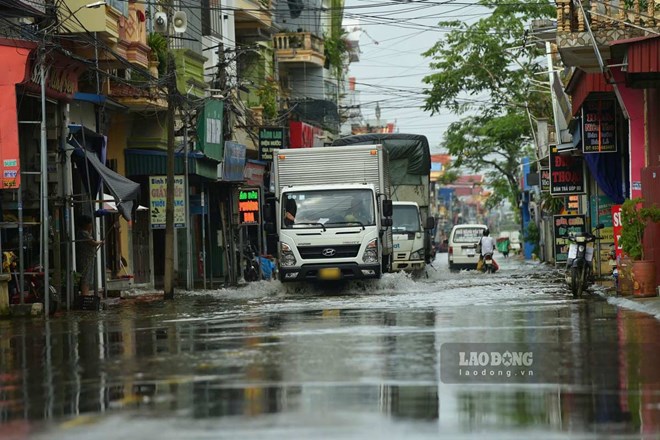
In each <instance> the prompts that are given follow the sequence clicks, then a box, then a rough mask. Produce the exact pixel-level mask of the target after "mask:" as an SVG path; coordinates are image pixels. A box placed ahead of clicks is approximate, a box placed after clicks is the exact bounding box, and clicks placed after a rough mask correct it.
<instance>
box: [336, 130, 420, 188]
mask: <svg viewBox="0 0 660 440" xmlns="http://www.w3.org/2000/svg"><path fill="white" fill-rule="evenodd" d="M373 144H382V145H383V146H384V147H385V149H387V154H388V156H389V162H390V179H391V182H392V185H417V184H419V183H420V177H419V176H428V175H429V174H430V172H431V152H430V149H429V141H428V140H427V139H426V136H422V135H418V134H401V133H387V134H380V133H373V134H361V135H356V136H347V137H344V138H341V139H337V140H335V141H334V142H333V144H332V145H333V146H344V145H373Z"/></svg>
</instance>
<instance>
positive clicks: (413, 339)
mask: <svg viewBox="0 0 660 440" xmlns="http://www.w3.org/2000/svg"><path fill="white" fill-rule="evenodd" d="M232 307H235V308H236V309H240V311H235V312H234V313H228V312H227V310H230V311H231V308H232ZM207 309H208V303H207V304H201V303H200V301H197V300H181V301H177V303H176V304H174V305H153V304H151V305H140V304H136V305H135V306H134V307H133V308H123V309H122V310H116V311H110V312H105V313H101V314H71V315H68V316H62V317H60V318H57V319H53V320H50V321H47V322H45V323H44V322H35V321H0V334H1V335H2V338H0V437H3V435H4V434H12V435H19V434H20V432H22V430H25V429H26V426H27V427H28V428H29V427H32V428H34V427H35V426H38V425H37V423H36V422H39V421H56V422H62V421H66V420H72V419H74V418H75V417H76V416H80V415H85V414H90V415H99V416H101V417H107V416H110V415H112V414H128V415H140V416H145V417H154V418H159V419H161V418H164V420H165V422H164V423H165V426H169V427H170V428H172V429H174V428H173V427H172V425H173V420H177V419H181V418H188V419H190V420H208V421H211V420H216V419H217V420H220V419H222V420H224V419H225V418H227V417H236V416H241V417H247V418H248V419H250V420H257V419H259V418H262V417H268V416H270V417H285V418H286V417H293V418H304V417H306V416H308V415H310V414H313V415H321V416H326V415H327V416H329V415H331V414H337V413H342V414H343V413H347V414H353V415H355V416H356V420H359V417H358V416H357V415H358V414H361V415H365V414H367V415H373V416H378V417H381V418H384V419H386V420H390V421H393V422H397V423H400V422H405V423H423V424H431V425H433V424H435V425H437V426H438V427H441V428H443V429H448V431H447V432H454V433H455V432H467V433H470V432H481V431H488V430H492V432H508V431H509V430H524V429H534V430H538V429H541V430H544V431H555V432H557V433H573V432H592V433H626V434H636V433H649V434H651V433H657V432H660V417H659V416H660V369H658V368H657V366H658V365H660V364H659V363H658V360H659V359H658V357H659V352H660V350H658V348H659V346H658V341H657V340H656V337H657V334H658V333H659V332H658V329H659V326H658V323H657V322H656V321H655V320H653V319H651V318H647V317H645V316H644V315H639V314H635V313H630V312H624V311H617V310H616V309H615V308H612V307H610V306H608V305H607V304H605V303H603V302H600V301H586V302H568V303H566V304H563V305H561V306H560V307H556V306H553V307H549V308H547V309H546V308H542V307H541V308H539V309H537V310H534V309H533V308H528V307H506V308H493V307H487V308H482V309H478V310H477V309H474V310H470V313H466V310H465V308H459V309H456V310H452V309H447V308H444V307H440V308H438V309H437V310H436V309H410V310H387V309H385V310H377V309H376V310H361V309H357V308H353V307H351V306H350V303H348V304H347V306H346V307H345V308H338V309H313V308H311V309H306V310H300V311H295V312H287V311H278V312H270V313H269V312H267V311H264V310H263V309H258V311H252V312H251V311H250V309H249V307H247V306H246V303H245V302H236V303H219V304H218V310H223V312H222V313H220V312H217V313H216V312H213V313H211V314H209V313H208V312H200V310H207ZM449 341H464V342H473V341H479V342H484V341H485V342H489V341H497V342H502V341H510V342H521V343H524V342H530V343H532V342H533V343H538V342H543V343H549V344H550V343H551V344H554V347H555V349H553V350H552V351H551V354H549V356H552V357H554V358H557V359H558V361H559V362H558V363H559V364H560V365H561V368H559V369H558V370H557V372H556V375H555V376H554V377H555V378H556V380H553V381H552V382H550V383H543V384H536V385H534V384H532V385H516V386H479V385H470V386H449V385H445V384H442V383H440V382H439V374H438V370H439V348H440V346H441V344H442V343H444V342H449ZM369 420H371V419H369ZM25 421H27V422H28V423H27V424H26V423H25ZM136 423H137V422H136ZM425 426H426V425H425ZM429 426H430V425H429ZM136 429H137V430H138V431H139V427H136ZM165 429H167V428H165ZM452 429H454V430H455V431H452ZM28 431H29V429H28ZM136 432H137V431H136ZM432 432H433V433H437V431H436V430H435V429H433V430H432ZM138 437H140V436H139V435H138ZM505 437H506V436H505Z"/></svg>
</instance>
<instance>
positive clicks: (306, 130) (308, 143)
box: [289, 121, 323, 148]
mask: <svg viewBox="0 0 660 440" xmlns="http://www.w3.org/2000/svg"><path fill="white" fill-rule="evenodd" d="M322 135H323V130H322V129H320V128H319V127H314V126H313V125H309V124H305V123H304V122H300V121H291V122H289V148H311V147H314V146H315V145H316V144H318V143H319V140H320V137H321V136H322Z"/></svg>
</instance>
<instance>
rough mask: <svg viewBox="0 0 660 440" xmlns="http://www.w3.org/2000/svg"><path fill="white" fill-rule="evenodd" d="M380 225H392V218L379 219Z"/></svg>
mask: <svg viewBox="0 0 660 440" xmlns="http://www.w3.org/2000/svg"><path fill="white" fill-rule="evenodd" d="M380 225H381V226H383V227H390V226H392V218H391V217H385V218H382V219H380Z"/></svg>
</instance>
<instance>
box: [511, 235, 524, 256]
mask: <svg viewBox="0 0 660 440" xmlns="http://www.w3.org/2000/svg"><path fill="white" fill-rule="evenodd" d="M509 243H510V244H509V249H510V250H511V252H513V253H514V254H518V253H520V249H521V248H522V245H521V242H520V231H510V232H509Z"/></svg>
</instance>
